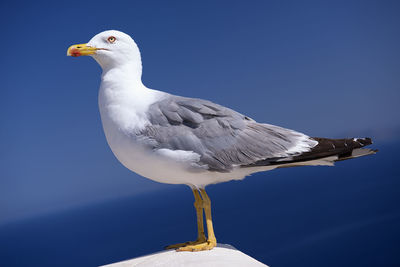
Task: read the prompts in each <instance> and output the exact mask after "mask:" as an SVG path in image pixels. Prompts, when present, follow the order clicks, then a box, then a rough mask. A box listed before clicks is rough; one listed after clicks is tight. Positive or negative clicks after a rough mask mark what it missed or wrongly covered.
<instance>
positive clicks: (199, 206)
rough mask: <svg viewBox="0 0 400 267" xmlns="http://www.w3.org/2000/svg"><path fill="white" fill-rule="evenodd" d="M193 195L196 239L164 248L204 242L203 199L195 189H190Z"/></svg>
mask: <svg viewBox="0 0 400 267" xmlns="http://www.w3.org/2000/svg"><path fill="white" fill-rule="evenodd" d="M192 191H193V195H194V200H195V201H194V207H195V208H196V216H197V240H196V241H189V242H185V243H179V244H175V245H170V246H167V247H166V248H165V249H172V248H180V247H184V246H187V245H194V244H200V243H203V242H205V241H206V240H207V239H206V235H205V234H204V224H203V200H202V199H201V197H200V194H199V191H197V189H192Z"/></svg>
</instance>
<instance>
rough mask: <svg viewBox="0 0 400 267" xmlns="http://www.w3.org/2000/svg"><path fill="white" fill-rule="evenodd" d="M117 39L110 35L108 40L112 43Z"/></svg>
mask: <svg viewBox="0 0 400 267" xmlns="http://www.w3.org/2000/svg"><path fill="white" fill-rule="evenodd" d="M116 40H117V38H115V37H114V36H110V37H108V38H107V41H108V42H109V43H110V44H112V43H114V42H115V41H116Z"/></svg>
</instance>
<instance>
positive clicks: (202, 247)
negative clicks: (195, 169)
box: [177, 189, 217, 251]
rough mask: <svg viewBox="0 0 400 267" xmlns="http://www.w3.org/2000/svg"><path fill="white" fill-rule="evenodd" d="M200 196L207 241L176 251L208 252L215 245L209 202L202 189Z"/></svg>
mask: <svg viewBox="0 0 400 267" xmlns="http://www.w3.org/2000/svg"><path fill="white" fill-rule="evenodd" d="M200 194H201V197H202V198H203V207H204V213H205V214H206V223H207V233H208V239H207V240H206V241H205V242H202V243H198V244H193V245H187V246H184V247H180V248H178V249H177V251H201V250H210V249H212V248H214V247H215V246H216V245H217V239H216V238H215V235H214V228H213V224H212V218H211V200H210V198H209V197H208V195H207V193H206V191H205V190H204V189H200Z"/></svg>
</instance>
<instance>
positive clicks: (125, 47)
mask: <svg viewBox="0 0 400 267" xmlns="http://www.w3.org/2000/svg"><path fill="white" fill-rule="evenodd" d="M67 55H68V56H73V57H78V56H92V57H93V58H94V59H95V60H96V61H97V63H99V65H100V66H101V68H102V69H103V71H108V70H110V69H113V68H124V69H125V70H128V69H131V71H134V72H136V74H139V77H141V73H142V61H141V58H140V51H139V48H138V47H137V45H136V43H135V41H133V39H132V38H131V37H130V36H129V35H127V34H125V33H123V32H120V31H115V30H109V31H104V32H101V33H99V34H97V35H95V36H94V37H93V38H92V39H90V41H89V42H88V43H87V44H77V45H72V46H70V47H69V48H68V51H67Z"/></svg>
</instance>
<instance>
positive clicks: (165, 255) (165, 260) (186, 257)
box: [103, 244, 268, 267]
mask: <svg viewBox="0 0 400 267" xmlns="http://www.w3.org/2000/svg"><path fill="white" fill-rule="evenodd" d="M134 266H135V267H139V266H140V267H150V266H151V267H153V266H157V267H167V266H168V267H169V266H171V267H172V266H173V267H179V266H187V267H196V266H202V267H204V266H207V267H216V266H230V267H235V266H238V267H239V266H241V267H243V266H258V267H261V266H264V267H268V266H267V265H265V264H263V263H261V262H259V261H257V260H255V259H253V258H252V257H250V256H248V255H246V254H244V253H243V252H240V251H239V250H237V249H235V248H234V247H232V246H230V245H225V244H218V246H217V247H216V248H214V249H212V250H207V251H200V252H176V251H175V250H166V251H162V252H158V253H154V254H150V255H147V256H142V257H139V258H135V259H131V260H126V261H121V262H117V263H112V264H108V265H104V266H103V267H134Z"/></svg>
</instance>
